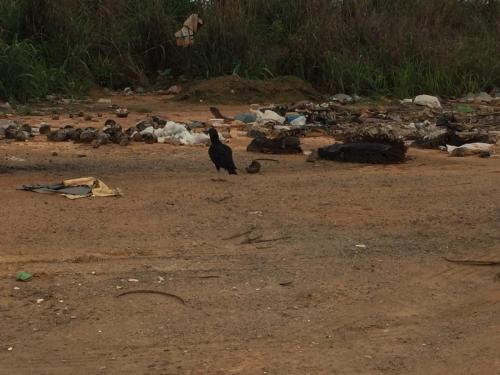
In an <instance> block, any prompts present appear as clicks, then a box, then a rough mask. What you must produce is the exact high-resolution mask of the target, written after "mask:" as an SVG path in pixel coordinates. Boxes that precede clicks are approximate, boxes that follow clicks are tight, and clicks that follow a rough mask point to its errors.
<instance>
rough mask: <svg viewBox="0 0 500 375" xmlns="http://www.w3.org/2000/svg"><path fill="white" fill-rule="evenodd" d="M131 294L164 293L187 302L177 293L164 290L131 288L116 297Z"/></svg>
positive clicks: (163, 294) (184, 302) (183, 302)
mask: <svg viewBox="0 0 500 375" xmlns="http://www.w3.org/2000/svg"><path fill="white" fill-rule="evenodd" d="M130 294H159V295H162V296H166V297H171V298H174V299H176V300H177V301H179V302H181V303H182V304H183V305H185V304H186V301H185V300H184V299H183V298H181V297H179V296H177V295H175V294H172V293H167V292H162V291H159V290H130V291H128V292H123V293H121V294H118V295H117V296H116V297H117V298H118V297H123V296H127V295H130Z"/></svg>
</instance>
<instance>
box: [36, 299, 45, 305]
mask: <svg viewBox="0 0 500 375" xmlns="http://www.w3.org/2000/svg"><path fill="white" fill-rule="evenodd" d="M43 301H45V300H44V299H43V298H38V299H37V300H36V303H38V304H40V303H42V302H43Z"/></svg>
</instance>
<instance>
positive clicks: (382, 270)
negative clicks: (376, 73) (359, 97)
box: [0, 98, 500, 375]
mask: <svg viewBox="0 0 500 375" xmlns="http://www.w3.org/2000/svg"><path fill="white" fill-rule="evenodd" d="M113 100H114V101H122V102H124V103H125V104H128V107H130V108H132V112H133V113H132V115H131V116H130V118H129V119H128V121H130V122H133V121H135V119H136V118H142V117H143V114H139V113H137V112H134V111H135V110H137V108H143V107H147V108H150V109H151V110H152V111H155V113H160V114H163V115H165V116H168V117H170V118H172V119H174V120H182V119H188V118H189V119H193V120H196V119H200V120H206V119H208V118H210V117H211V115H210V113H209V111H208V109H207V108H206V106H201V105H186V104H182V105H181V104H178V103H164V102H163V101H162V100H161V99H159V98H154V99H151V98H149V99H144V98H143V99H140V98H114V99H113ZM134 108H135V109H134ZM244 108H245V109H246V108H247V106H244ZM241 109H243V108H241V107H234V106H223V107H221V110H222V111H223V113H224V112H226V113H227V114H228V115H234V114H235V113H236V112H237V111H239V110H241ZM23 120H25V121H26V122H29V123H36V122H38V121H40V122H41V121H42V120H47V118H39V117H24V118H23ZM100 121H101V120H100ZM49 122H51V123H55V121H49ZM58 123H60V124H61V125H62V124H64V123H73V124H80V125H82V126H83V125H85V124H84V123H83V120H81V119H71V120H70V119H68V118H67V116H65V117H64V118H63V119H61V120H60V121H59V122H58ZM330 141H331V140H329V139H321V138H319V139H317V138H316V139H306V141H305V142H306V145H305V148H306V149H308V148H312V147H313V146H317V145H319V144H328V143H329V142H330ZM248 142H249V140H248V139H247V138H233V139H231V141H230V145H231V147H232V148H233V150H234V152H235V160H236V163H237V165H238V166H239V168H240V174H239V175H238V176H228V175H225V174H223V173H217V172H216V171H215V168H213V166H212V164H211V163H210V161H209V159H208V155H207V149H206V148H204V147H175V146H170V145H159V144H155V145H144V144H133V145H131V146H129V147H120V146H114V145H110V146H103V147H101V148H99V149H93V148H91V147H89V146H87V145H75V144H72V143H58V144H55V143H47V142H45V141H42V140H36V141H33V142H27V143H15V142H13V143H5V142H3V143H0V164H3V165H4V167H7V168H4V169H3V171H2V172H0V189H1V191H2V198H0V199H1V212H2V225H1V226H0V262H1V265H2V267H1V268H0V283H1V288H0V316H1V319H0V374H2V375H3V374H9V375H11V374H16V375H18V374H37V375H44V374H47V375H49V374H50V375H60V374H61V375H62V374H163V375H167V374H168V375H171V374H172V375H173V374H196V375H201V374H276V375H285V374H287V375H289V374H325V375H332V374H422V375H423V374H425V375H429V374H464V375H465V374H467V375H469V374H478V375H479V374H481V375H488V374H499V373H500V370H499V369H500V355H499V350H498V348H499V346H500V335H499V332H500V277H499V272H500V268H499V267H473V266H464V265H458V264H452V263H448V262H446V261H445V260H444V259H443V257H449V258H457V259H480V260H499V259H500V225H499V222H500V205H499V200H498V198H499V197H500V159H495V158H491V159H480V158H476V157H467V158H449V157H447V155H446V154H443V153H440V152H439V151H422V150H411V151H410V156H411V159H410V160H409V161H408V162H407V163H405V164H402V165H396V166H370V165H355V164H341V163H335V162H319V163H315V164H310V163H306V162H305V157H304V156H301V155H299V156H277V157H276V159H278V160H279V163H272V162H268V163H266V162H263V164H264V165H263V171H262V173H261V174H258V175H247V174H245V173H244V166H245V165H248V164H249V162H250V161H251V160H252V159H253V158H256V157H258V156H256V155H251V154H248V153H247V152H246V151H245V147H246V145H247V144H248ZM54 152H55V153H57V156H54V155H53V153H54ZM82 155H84V157H82ZM12 156H15V157H17V158H20V159H23V160H24V161H20V160H16V159H14V160H12V158H11V157H12ZM6 157H10V160H5V158H6ZM83 176H95V177H98V178H100V179H102V180H103V181H104V182H105V183H107V184H109V185H110V186H111V187H118V188H120V189H121V190H122V192H123V197H121V198H95V199H82V200H77V201H70V200H68V199H66V198H63V197H60V196H52V195H41V194H35V193H28V192H23V191H18V190H15V186H16V185H18V184H23V183H34V182H56V181H60V180H63V179H66V178H74V177H83ZM250 230H252V233H251V234H250V239H256V238H259V236H262V237H260V241H262V240H268V241H267V242H259V241H258V240H257V242H252V241H246V240H247V237H246V236H245V235H243V236H240V237H237V236H236V235H237V234H241V233H244V232H248V231H250ZM245 242H250V243H245ZM21 270H24V271H28V272H31V273H33V274H34V278H33V279H32V280H31V281H29V282H25V283H23V282H18V281H16V280H15V276H16V273H17V272H18V271H21ZM132 290H154V291H163V292H167V293H171V294H175V295H177V296H179V297H181V298H182V299H184V300H185V302H186V303H185V304H182V303H181V302H180V301H179V300H177V299H175V298H171V297H169V296H166V295H159V294H133V295H126V296H122V297H117V295H118V294H120V293H123V292H125V291H132ZM41 299H43V301H40V300H41ZM37 300H38V302H39V303H37ZM9 349H10V350H9Z"/></svg>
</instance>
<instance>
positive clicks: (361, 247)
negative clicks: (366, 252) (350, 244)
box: [356, 244, 366, 249]
mask: <svg viewBox="0 0 500 375" xmlns="http://www.w3.org/2000/svg"><path fill="white" fill-rule="evenodd" d="M356 247H359V248H360V249H366V245H363V244H360V245H356Z"/></svg>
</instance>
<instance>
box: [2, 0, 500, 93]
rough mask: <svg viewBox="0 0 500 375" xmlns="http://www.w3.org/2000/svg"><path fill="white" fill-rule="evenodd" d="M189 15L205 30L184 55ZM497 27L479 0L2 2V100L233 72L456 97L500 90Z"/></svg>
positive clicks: (495, 7) (499, 8) (493, 13)
mask: <svg viewBox="0 0 500 375" xmlns="http://www.w3.org/2000/svg"><path fill="white" fill-rule="evenodd" d="M192 12H197V13H199V14H200V15H201V17H202V18H203V20H204V23H205V24H204V26H203V28H202V29H201V31H200V32H199V34H198V35H197V36H196V44H195V46H193V47H192V48H186V49H183V48H179V47H177V46H176V45H175V40H174V38H173V34H174V32H175V31H176V30H178V29H179V28H180V27H181V26H182V23H183V21H184V20H185V18H186V17H187V16H188V15H189V14H191V13H192ZM499 19H500V2H499V1H484V0H483V1H481V0H472V1H458V0H433V1H429V0H412V1H408V0H344V1H335V0H211V1H207V0H198V1H193V0H145V1H136V0H65V1H59V0H0V98H4V99H6V98H9V99H15V100H18V101H26V100H29V99H31V98H36V97H43V96H45V95H47V94H48V93H52V92H58V93H64V94H81V93H84V92H85V91H86V90H88V89H89V88H90V87H91V86H92V85H98V86H106V87H110V88H122V87H124V86H128V85H131V84H137V85H142V86H146V87H149V86H153V85H155V84H168V83H170V82H171V81H172V82H173V81H174V80H175V79H177V78H178V77H180V76H183V77H186V78H209V77H214V76H219V75H226V74H232V73H236V74H239V75H241V76H244V77H248V78H271V77H276V76H281V75H296V76H298V77H300V78H303V79H306V80H309V81H311V82H313V83H314V84H315V85H316V86H318V87H320V88H322V89H324V90H328V91H330V92H334V91H343V92H349V93H353V92H356V93H359V94H364V95H366V94H381V95H394V96H397V97H405V96H409V95H414V94H418V93H423V92H425V93H429V94H441V95H462V94H464V93H466V92H469V91H478V90H481V89H487V88H488V87H490V86H494V85H496V86H500V22H498V20H499Z"/></svg>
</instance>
